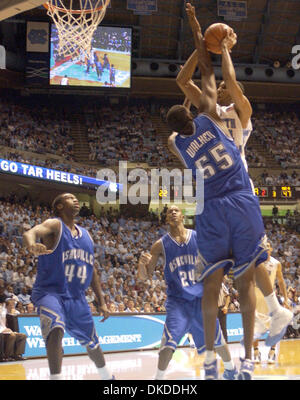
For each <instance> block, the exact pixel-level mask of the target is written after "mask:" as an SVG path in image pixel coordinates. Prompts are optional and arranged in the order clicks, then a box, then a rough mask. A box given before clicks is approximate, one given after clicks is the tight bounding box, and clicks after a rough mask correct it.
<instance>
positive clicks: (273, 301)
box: [265, 292, 280, 313]
mask: <svg viewBox="0 0 300 400" xmlns="http://www.w3.org/2000/svg"><path fill="white" fill-rule="evenodd" d="M265 300H266V303H267V306H268V309H269V312H270V313H272V312H274V311H277V310H279V308H280V304H279V302H278V300H277V297H276V294H275V292H272V293H271V294H269V296H266V297H265Z"/></svg>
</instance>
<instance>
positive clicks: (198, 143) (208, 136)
mask: <svg viewBox="0 0 300 400" xmlns="http://www.w3.org/2000/svg"><path fill="white" fill-rule="evenodd" d="M215 138H216V136H215V135H214V134H212V133H211V132H210V131H206V132H204V133H202V134H201V135H199V136H198V137H197V138H196V139H194V140H193V141H192V142H191V143H190V145H189V147H188V148H187V150H186V152H187V153H188V155H189V156H190V157H191V158H194V157H195V155H196V153H197V151H198V150H199V149H201V147H202V146H204V145H205V144H206V143H208V142H210V141H211V140H213V139H215Z"/></svg>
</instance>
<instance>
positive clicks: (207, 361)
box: [204, 350, 216, 364]
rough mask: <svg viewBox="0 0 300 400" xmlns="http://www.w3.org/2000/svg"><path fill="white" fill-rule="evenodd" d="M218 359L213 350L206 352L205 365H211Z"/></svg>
mask: <svg viewBox="0 0 300 400" xmlns="http://www.w3.org/2000/svg"><path fill="white" fill-rule="evenodd" d="M215 359H216V354H215V352H214V351H213V350H207V351H206V357H205V360H204V362H205V364H211V363H212V362H214V361H215Z"/></svg>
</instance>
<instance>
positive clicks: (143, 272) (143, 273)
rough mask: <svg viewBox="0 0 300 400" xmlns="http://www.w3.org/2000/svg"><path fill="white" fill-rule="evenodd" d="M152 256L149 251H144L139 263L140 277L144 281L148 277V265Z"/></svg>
mask: <svg viewBox="0 0 300 400" xmlns="http://www.w3.org/2000/svg"><path fill="white" fill-rule="evenodd" d="M151 258H152V256H151V254H150V253H148V252H142V254H141V256H140V259H139V263H138V274H137V276H138V279H141V280H142V281H144V280H146V279H147V278H148V271H147V265H148V264H149V262H150V260H151Z"/></svg>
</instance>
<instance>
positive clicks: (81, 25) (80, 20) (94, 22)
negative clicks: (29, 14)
mask: <svg viewBox="0 0 300 400" xmlns="http://www.w3.org/2000/svg"><path fill="white" fill-rule="evenodd" d="M67 3H68V4H67ZM109 3H110V0H49V1H47V3H45V4H44V7H45V8H46V9H47V14H48V15H49V16H50V17H51V18H52V19H53V21H54V23H55V26H56V28H57V31H58V40H59V45H58V54H59V55H62V56H65V57H66V56H73V55H74V54H76V55H78V56H79V55H80V54H84V55H85V56H86V57H89V56H90V52H91V45H92V39H93V34H94V32H95V30H96V28H97V26H98V25H99V24H100V22H101V21H102V20H103V18H104V16H105V13H106V9H107V6H108V5H109Z"/></svg>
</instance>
